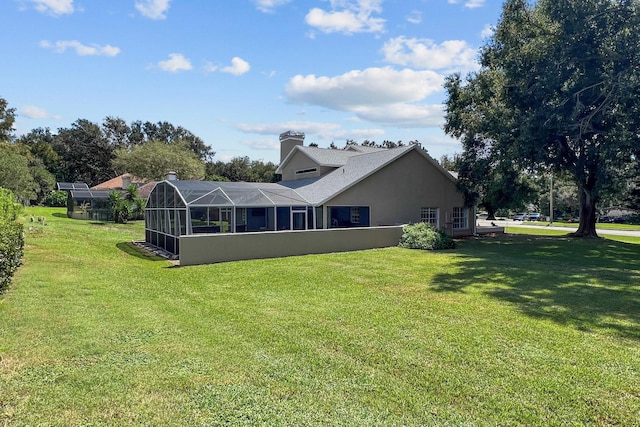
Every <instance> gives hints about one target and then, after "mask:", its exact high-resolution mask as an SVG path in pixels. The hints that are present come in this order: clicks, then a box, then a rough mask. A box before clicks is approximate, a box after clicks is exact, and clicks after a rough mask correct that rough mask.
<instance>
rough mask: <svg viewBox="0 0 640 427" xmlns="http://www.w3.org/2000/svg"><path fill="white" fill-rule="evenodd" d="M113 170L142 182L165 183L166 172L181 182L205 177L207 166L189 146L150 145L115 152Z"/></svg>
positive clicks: (148, 143)
mask: <svg viewBox="0 0 640 427" xmlns="http://www.w3.org/2000/svg"><path fill="white" fill-rule="evenodd" d="M113 166H114V167H115V169H116V170H117V171H118V172H120V173H124V172H129V173H131V174H133V175H135V176H137V177H140V178H147V179H151V180H157V181H159V180H162V179H164V178H165V176H166V174H167V172H169V171H173V172H176V173H177V175H178V177H179V178H180V179H201V178H202V177H204V174H205V171H204V163H203V162H202V160H200V159H199V158H198V156H197V155H196V154H195V153H194V152H193V151H192V150H191V149H190V147H189V144H188V142H177V141H176V142H174V143H172V144H166V143H165V142H162V141H149V142H146V143H144V144H142V145H137V146H135V147H133V148H131V149H126V148H121V149H119V150H118V151H117V152H116V156H115V159H114V161H113Z"/></svg>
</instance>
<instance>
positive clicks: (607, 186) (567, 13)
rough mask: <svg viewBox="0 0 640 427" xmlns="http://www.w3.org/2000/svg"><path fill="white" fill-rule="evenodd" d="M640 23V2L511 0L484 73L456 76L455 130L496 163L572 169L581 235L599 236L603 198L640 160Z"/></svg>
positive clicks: (471, 151) (477, 154)
mask: <svg viewBox="0 0 640 427" xmlns="http://www.w3.org/2000/svg"><path fill="white" fill-rule="evenodd" d="M639 24H640V5H639V2H638V1H637V0H538V1H537V2H535V3H533V4H529V3H528V2H527V1H526V0H507V1H506V2H505V4H504V6H503V13H502V16H501V19H500V21H499V22H498V25H497V26H496V28H495V33H494V35H493V36H492V37H491V38H490V39H489V40H488V42H487V43H486V45H485V46H484V47H483V49H482V50H481V53H480V63H481V68H480V70H479V71H477V72H476V73H473V74H471V75H469V76H467V77H466V78H462V77H461V76H460V75H459V74H458V75H453V76H450V77H448V79H447V82H446V85H445V87H446V90H447V100H446V101H445V105H446V125H445V131H446V132H447V133H449V134H450V135H452V136H455V137H458V138H460V139H461V141H462V143H463V149H464V153H463V155H466V156H468V158H469V159H471V160H475V159H491V161H492V162H493V164H494V166H493V167H494V168H495V167H497V166H498V165H501V166H502V167H503V166H504V165H508V166H509V167H511V166H512V165H513V166H514V167H516V168H517V169H518V170H520V171H529V172H532V173H539V174H540V173H544V172H547V171H554V172H566V173H568V174H569V176H570V177H571V178H572V179H573V180H574V181H575V183H576V185H577V187H578V191H579V198H580V225H579V228H578V231H577V232H576V235H580V236H596V231H595V222H596V213H597V211H596V208H597V203H598V202H599V201H600V200H601V198H602V196H603V195H604V194H606V193H615V192H619V191H621V188H622V184H623V182H625V181H626V180H627V179H628V178H629V176H627V174H626V171H629V170H631V169H632V168H629V165H630V164H632V163H634V162H636V161H637V159H636V158H635V157H634V150H637V148H635V147H637V146H638V144H639V143H640V141H639V135H638V132H637V129H638V128H639V126H638V125H639V123H638V121H639V120H640V114H638V113H639V112H640V111H639V109H640V101H639V100H640V98H639V97H638V95H640V68H639V67H638V66H637V64H639V63H640V33H639V32H638V31H637V28H638V27H639ZM636 154H637V151H636ZM491 170H492V171H494V170H495V169H493V168H492V169H491Z"/></svg>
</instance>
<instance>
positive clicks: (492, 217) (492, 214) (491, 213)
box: [486, 206, 496, 221]
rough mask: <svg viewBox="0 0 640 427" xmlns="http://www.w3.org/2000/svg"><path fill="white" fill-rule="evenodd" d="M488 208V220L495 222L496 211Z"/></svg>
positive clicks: (490, 207)
mask: <svg viewBox="0 0 640 427" xmlns="http://www.w3.org/2000/svg"><path fill="white" fill-rule="evenodd" d="M486 208H487V219H488V220H491V221H494V220H495V219H496V210H495V209H494V208H493V207H492V206H486Z"/></svg>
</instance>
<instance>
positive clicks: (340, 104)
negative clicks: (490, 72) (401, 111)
mask: <svg viewBox="0 0 640 427" xmlns="http://www.w3.org/2000/svg"><path fill="white" fill-rule="evenodd" d="M443 81H444V79H443V77H442V76H441V75H439V74H438V73H435V72H433V71H427V70H425V71H414V70H409V69H404V70H400V71H398V70H395V69H393V68H391V67H384V68H367V69H365V70H362V71H361V70H354V71H350V72H348V73H345V74H343V75H340V76H337V77H316V76H315V75H313V74H310V75H306V76H303V75H297V76H294V77H293V78H292V79H291V80H289V83H288V84H287V86H286V89H285V92H286V95H287V97H288V98H289V100H290V101H291V102H294V103H300V104H303V103H307V104H313V105H320V106H323V107H327V108H331V109H335V110H342V111H354V109H356V108H358V107H361V106H372V105H388V104H395V103H402V102H415V101H420V100H422V99H424V98H425V97H427V96H429V95H431V94H433V93H436V92H439V91H441V90H442V83H443Z"/></svg>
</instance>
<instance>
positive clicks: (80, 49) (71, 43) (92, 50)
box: [40, 40, 120, 56]
mask: <svg viewBox="0 0 640 427" xmlns="http://www.w3.org/2000/svg"><path fill="white" fill-rule="evenodd" d="M40 47H43V48H45V49H51V50H53V51H54V52H56V53H64V52H66V50H67V49H73V50H75V51H76V54H78V55H80V56H116V55H118V54H119V53H120V48H119V47H114V46H111V45H104V46H99V45H97V44H92V45H85V44H82V43H80V42H79V41H77V40H58V41H57V42H55V43H51V42H50V41H49V40H42V41H41V42H40Z"/></svg>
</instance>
